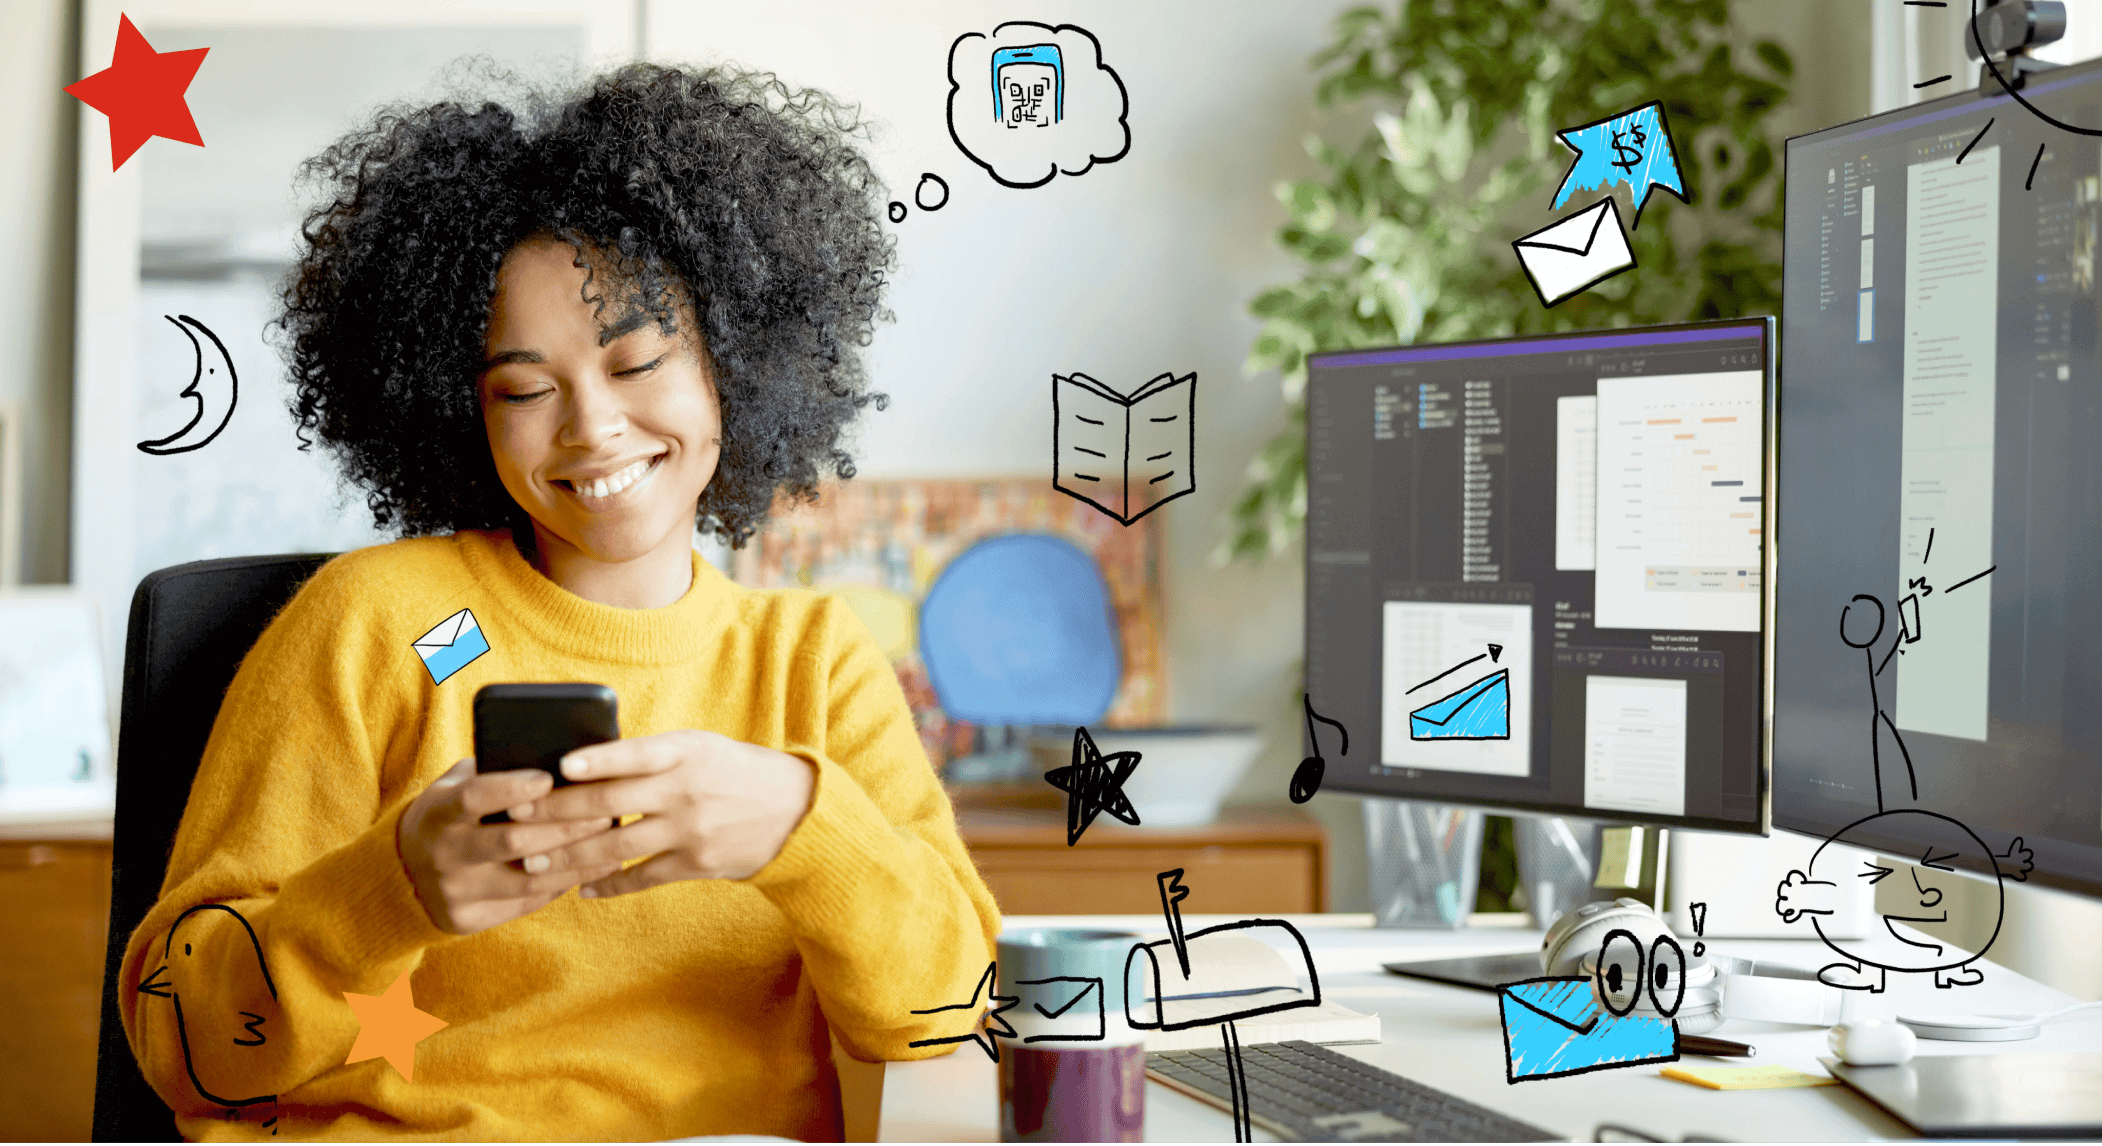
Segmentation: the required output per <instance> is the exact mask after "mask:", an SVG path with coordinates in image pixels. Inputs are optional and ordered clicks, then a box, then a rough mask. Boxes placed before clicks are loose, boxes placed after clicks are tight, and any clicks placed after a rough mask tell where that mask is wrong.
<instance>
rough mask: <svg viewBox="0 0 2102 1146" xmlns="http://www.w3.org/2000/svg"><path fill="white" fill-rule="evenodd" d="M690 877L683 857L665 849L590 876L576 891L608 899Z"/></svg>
mask: <svg viewBox="0 0 2102 1146" xmlns="http://www.w3.org/2000/svg"><path fill="white" fill-rule="evenodd" d="M691 878H693V872H691V871H689V870H688V869H687V866H686V861H685V859H684V857H682V856H680V855H679V854H678V853H676V852H665V853H664V854H663V855H660V856H658V857H656V858H655V859H651V860H648V861H645V862H643V863H639V864H636V865H635V866H634V867H631V868H624V869H619V870H616V871H614V872H613V873H612V874H610V875H607V876H603V877H601V878H598V879H593V880H590V881H588V882H586V883H585V884H584V886H583V887H581V888H578V889H577V895H579V896H581V897H582V898H584V899H608V898H611V897H613V896H616V895H628V894H630V893H632V892H637V891H648V890H649V889H650V888H653V887H656V886H657V885H659V884H665V883H672V882H674V881H676V880H682V879H691Z"/></svg>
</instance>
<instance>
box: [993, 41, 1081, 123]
mask: <svg viewBox="0 0 2102 1146" xmlns="http://www.w3.org/2000/svg"><path fill="white" fill-rule="evenodd" d="M1047 105H1048V106H1047ZM1065 118H1066V71H1065V63H1064V61H1063V60H1062V59H1061V58H1060V56H1059V52H1058V45H1057V44H1031V45H1029V46H1028V47H1026V48H999V49H996V50H994V52H993V119H994V121H996V122H1000V123H1005V124H1006V125H1007V126H1009V127H1020V126H1022V125H1023V124H1025V123H1032V124H1035V125H1036V126H1038V127H1049V126H1050V125H1051V124H1054V123H1058V122H1059V121H1061V120H1063V119H1065Z"/></svg>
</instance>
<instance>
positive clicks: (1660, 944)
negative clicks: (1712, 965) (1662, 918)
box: [1648, 935, 1686, 1019]
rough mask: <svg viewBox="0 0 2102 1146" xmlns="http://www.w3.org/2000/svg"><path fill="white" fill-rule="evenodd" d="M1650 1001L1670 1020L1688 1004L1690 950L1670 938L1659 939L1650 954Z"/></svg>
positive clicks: (1651, 948)
mask: <svg viewBox="0 0 2102 1146" xmlns="http://www.w3.org/2000/svg"><path fill="white" fill-rule="evenodd" d="M1648 979H1649V985H1648V990H1649V1001H1650V1003H1651V1005H1653V1006H1655V1007H1656V1008H1657V1013H1658V1014H1660V1015H1662V1016H1664V1017H1665V1018H1667V1019H1669V1018H1671V1017H1673V1016H1675V1015H1677V1014H1678V1013H1679V1004H1681V1003H1683V1002H1685V1001H1686V951H1685V949H1684V948H1682V947H1680V946H1679V941H1678V940H1676V939H1673V938H1672V937H1671V936H1669V935H1659V936H1657V941H1656V942H1655V943H1654V944H1652V945H1651V946H1650V953H1649V975H1648Z"/></svg>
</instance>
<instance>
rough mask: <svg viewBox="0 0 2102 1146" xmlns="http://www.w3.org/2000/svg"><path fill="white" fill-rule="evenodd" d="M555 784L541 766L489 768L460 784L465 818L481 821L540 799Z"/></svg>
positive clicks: (463, 816) (461, 802)
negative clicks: (492, 813)
mask: <svg viewBox="0 0 2102 1146" xmlns="http://www.w3.org/2000/svg"><path fill="white" fill-rule="evenodd" d="M450 774H451V773H447V775H450ZM554 786H555V778H554V777H553V776H550V775H548V774H547V773H545V772H542V771H541V770H540V769H538V768H518V769H513V770H512V771H508V772H485V773H483V774H481V775H478V776H474V777H472V778H470V779H468V780H467V781H466V782H465V783H463V784H461V785H460V811H461V818H462V819H469V820H474V821H479V820H480V819H481V818H482V817H483V816H486V815H488V814H489V813H491V812H501V811H505V810H507V809H510V808H514V807H517V806H518V805H520V804H525V803H530V802H532V801H534V800H537V799H539V798H540V797H542V796H545V795H547V793H548V790H549V789H551V788H553V787H554Z"/></svg>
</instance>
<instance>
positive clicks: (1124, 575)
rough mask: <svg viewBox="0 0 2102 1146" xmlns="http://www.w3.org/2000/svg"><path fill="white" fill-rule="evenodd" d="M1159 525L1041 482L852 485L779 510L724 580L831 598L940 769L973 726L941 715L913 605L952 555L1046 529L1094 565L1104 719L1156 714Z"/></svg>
mask: <svg viewBox="0 0 2102 1146" xmlns="http://www.w3.org/2000/svg"><path fill="white" fill-rule="evenodd" d="M1159 521H1160V519H1159V518H1158V517H1157V516H1156V517H1148V518H1145V519H1143V520H1141V521H1139V522H1137V523H1136V524H1133V525H1131V526H1128V527H1127V526H1123V525H1119V524H1118V523H1117V522H1116V521H1115V519H1113V518H1111V517H1110V516H1108V515H1107V514H1105V513H1103V512H1102V511H1100V510H1098V509H1096V508H1095V507H1094V506H1092V505H1089V504H1088V503H1086V502H1083V501H1080V500H1079V499H1077V498H1073V497H1068V496H1066V495H1065V494H1063V493H1060V492H1058V491H1057V490H1056V489H1054V488H1052V485H1051V482H1050V481H1049V480H1048V479H1041V478H1004V479H1002V478H988V479H983V480H977V481H964V480H954V479H936V480H926V481H911V480H871V479H862V478H856V479H855V480H853V481H849V482H827V483H825V484H824V485H823V486H821V487H820V489H819V494H818V500H817V502H816V504H814V505H800V506H795V507H794V508H786V507H784V508H782V509H780V510H778V511H777V512H776V513H775V514H774V516H773V518H772V519H771V520H769V521H768V522H767V524H766V525H765V527H764V528H762V529H761V530H760V532H759V533H758V535H757V536H755V537H753V538H752V540H751V542H750V543H748V544H747V545H746V546H745V547H744V548H743V549H741V550H738V551H737V552H736V554H735V556H734V558H733V560H732V576H734V577H735V578H736V579H737V580H738V581H739V582H741V583H743V584H746V585H749V586H751V587H753V588H759V589H770V588H793V587H796V586H805V587H809V588H813V589H823V590H827V591H830V592H834V593H837V594H839V595H840V596H841V597H842V598H843V599H844V600H845V601H846V603H847V604H848V605H849V606H851V607H852V608H853V609H854V611H855V613H856V614H857V615H859V616H860V617H861V619H862V621H863V622H865V623H866V624H867V625H868V627H869V632H870V633H871V634H872V635H873V636H874V637H875V638H876V642H877V643H878V644H879V645H880V646H882V648H883V651H884V653H885V655H886V656H888V657H889V658H890V662H891V668H892V669H893V670H894V671H896V672H897V674H898V682H899V684H901V685H902V686H904V689H905V699H906V702H907V703H909V704H910V705H911V706H912V713H913V720H914V722H915V723H916V724H917V725H918V726H919V730H920V742H921V744H922V745H923V746H924V747H925V748H926V749H927V755H928V757H929V758H930V759H931V760H932V761H933V762H934V764H935V765H936V766H937V767H939V766H941V765H942V764H944V763H946V762H947V761H949V760H951V759H954V758H955V757H957V756H960V755H963V754H965V753H967V752H969V751H971V749H972V740H971V731H972V728H971V726H970V725H968V724H966V723H964V722H962V721H959V720H956V719H954V718H952V717H950V716H948V715H947V714H946V713H944V712H943V711H942V708H941V700H940V698H939V697H938V696H936V694H935V690H934V686H933V683H932V682H931V681H930V680H929V678H928V674H927V669H926V666H925V664H924V663H922V661H921V659H920V653H919V646H918V623H917V622H918V612H919V606H920V603H921V601H922V600H924V599H925V597H926V596H927V590H928V589H929V588H931V587H932V586H933V584H934V581H935V579H936V578H937V577H939V576H940V575H941V572H942V570H943V569H944V568H945V567H947V565H948V564H949V562H950V561H951V560H952V559H954V558H955V557H956V556H958V555H959V554H961V553H962V552H963V551H964V550H966V549H969V548H970V547H971V546H972V545H974V544H976V543H978V542H980V541H983V540H985V539H987V538H991V537H997V536H999V535H1001V534H1010V533H1043V534H1051V535H1053V536H1056V537H1060V538H1063V539H1065V540H1067V541H1070V542H1072V543H1073V544H1074V545H1075V546H1078V547H1079V548H1080V550H1081V551H1082V552H1084V553H1086V554H1087V555H1088V556H1089V557H1090V558H1092V559H1093V560H1094V562H1095V564H1096V566H1097V567H1098V568H1100V569H1101V571H1102V578H1103V581H1104V583H1105V584H1106V585H1107V586H1108V588H1109V602H1110V607H1111V609H1113V610H1114V611H1115V614H1116V629H1117V645H1118V652H1119V655H1120V657H1121V661H1122V666H1121V667H1122V673H1121V676H1120V678H1119V680H1118V684H1117V692H1116V698H1115V699H1114V700H1113V701H1111V703H1110V707H1109V711H1108V712H1107V713H1105V714H1104V716H1103V724H1104V726H1105V727H1117V726H1138V725H1148V724H1156V723H1159V722H1160V721H1162V720H1164V719H1166V717H1167V713H1168V672H1167V663H1166V660H1165V659H1164V657H1163V650H1162V646H1161V635H1162V633H1163V631H1164V618H1163V613H1162V609H1161V585H1162V583H1163V582H1164V581H1165V579H1166V578H1165V576H1164V574H1163V572H1162V568H1161V552H1160V550H1161V544H1160V534H1159Z"/></svg>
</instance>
